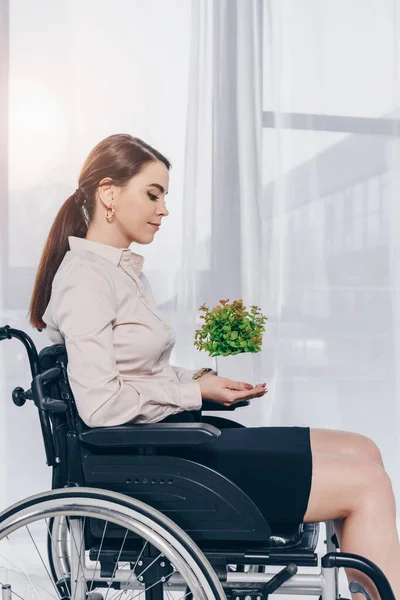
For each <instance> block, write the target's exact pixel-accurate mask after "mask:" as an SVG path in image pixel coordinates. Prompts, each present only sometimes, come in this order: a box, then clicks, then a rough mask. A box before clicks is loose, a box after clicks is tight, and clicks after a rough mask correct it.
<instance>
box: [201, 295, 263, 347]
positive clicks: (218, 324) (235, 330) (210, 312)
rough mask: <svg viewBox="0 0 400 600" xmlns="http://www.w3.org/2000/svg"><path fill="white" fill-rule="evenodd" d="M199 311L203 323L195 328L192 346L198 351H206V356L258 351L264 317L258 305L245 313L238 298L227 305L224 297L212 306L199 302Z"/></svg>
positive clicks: (245, 309) (227, 302)
mask: <svg viewBox="0 0 400 600" xmlns="http://www.w3.org/2000/svg"><path fill="white" fill-rule="evenodd" d="M200 310H201V311H202V312H203V314H202V315H201V316H200V318H201V319H203V320H204V324H203V325H202V327H201V329H197V330H196V331H195V341H194V345H195V346H196V348H197V349H198V350H206V352H208V354H209V355H210V356H219V355H223V356H226V355H228V354H239V353H241V352H259V351H260V350H261V344H262V334H263V332H264V331H265V326H264V324H265V321H267V317H266V316H265V315H263V314H261V309H260V308H259V307H258V306H255V305H254V306H251V307H250V312H249V311H248V310H247V308H246V307H245V306H244V304H243V300H242V299H240V300H234V301H233V302H232V304H229V298H228V299H226V300H220V301H219V304H217V305H216V306H214V308H212V309H209V308H208V306H207V305H206V304H203V306H201V307H200Z"/></svg>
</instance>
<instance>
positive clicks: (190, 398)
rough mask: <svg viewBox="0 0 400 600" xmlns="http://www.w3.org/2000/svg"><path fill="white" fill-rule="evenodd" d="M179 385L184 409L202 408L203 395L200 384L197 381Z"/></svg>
mask: <svg viewBox="0 0 400 600" xmlns="http://www.w3.org/2000/svg"><path fill="white" fill-rule="evenodd" d="M178 387H179V394H180V399H181V406H182V408H183V409H184V410H200V409H201V406H202V403H203V399H202V397H201V390H200V385H199V384H198V383H197V381H191V382H190V383H181V384H180V385H179V386H178Z"/></svg>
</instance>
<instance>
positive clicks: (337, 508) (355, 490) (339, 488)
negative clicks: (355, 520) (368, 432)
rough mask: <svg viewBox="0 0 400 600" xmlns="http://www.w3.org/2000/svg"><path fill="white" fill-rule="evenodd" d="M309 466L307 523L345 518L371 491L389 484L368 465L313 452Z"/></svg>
mask: <svg viewBox="0 0 400 600" xmlns="http://www.w3.org/2000/svg"><path fill="white" fill-rule="evenodd" d="M312 462H313V469H312V481H311V491H310V496H309V500H308V506H307V510H306V513H305V516H304V521H305V522H306V523H313V522H320V521H328V520H331V519H343V518H346V517H347V516H348V515H349V514H350V513H352V512H354V511H355V510H357V508H358V507H359V505H360V502H361V501H362V499H363V497H365V495H366V494H367V493H368V492H369V491H370V490H371V489H372V490H373V489H374V488H376V489H383V488H385V489H386V487H387V485H388V483H389V478H388V476H387V475H386V473H385V471H384V470H383V469H382V468H381V467H380V466H379V465H377V464H375V463H373V462H371V461H363V460H360V459H357V458H351V457H348V456H339V455H335V454H319V453H317V452H313V453H312Z"/></svg>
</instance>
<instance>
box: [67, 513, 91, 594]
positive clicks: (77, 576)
mask: <svg viewBox="0 0 400 600" xmlns="http://www.w3.org/2000/svg"><path fill="white" fill-rule="evenodd" d="M67 523H68V521H67ZM85 524H86V518H85V519H84V521H83V527H82V531H83V532H84V531H85ZM69 531H70V535H71V541H73V544H74V546H75V550H76V551H77V552H79V554H78V573H77V575H76V582H75V583H76V585H75V589H74V595H73V599H72V600H75V597H76V592H77V589H78V583H81V580H80V579H79V572H80V570H82V576H83V579H84V581H85V584H86V583H87V581H86V578H85V565H84V564H83V563H82V553H83V554H84V552H85V536H84V534H83V535H82V540H81V542H80V548H79V550H78V546H77V543H76V539H75V534H74V531H73V527H71V525H70V526H69ZM72 585H73V581H72V573H71V588H72ZM79 600H80V599H79Z"/></svg>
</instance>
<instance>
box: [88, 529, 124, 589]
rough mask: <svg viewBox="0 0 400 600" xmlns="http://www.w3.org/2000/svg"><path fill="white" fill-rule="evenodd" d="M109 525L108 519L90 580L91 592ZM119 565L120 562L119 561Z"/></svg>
mask: <svg viewBox="0 0 400 600" xmlns="http://www.w3.org/2000/svg"><path fill="white" fill-rule="evenodd" d="M107 525H108V521H106V524H105V525H104V529H103V535H102V536H101V542H100V548H99V551H98V553H97V559H96V564H95V566H94V570H93V577H92V581H91V582H90V590H89V593H90V592H91V591H92V589H93V582H94V577H95V575H96V569H97V565H98V564H99V559H100V554H101V550H102V548H103V542H104V536H105V535H106V530H107ZM117 565H118V562H117Z"/></svg>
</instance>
